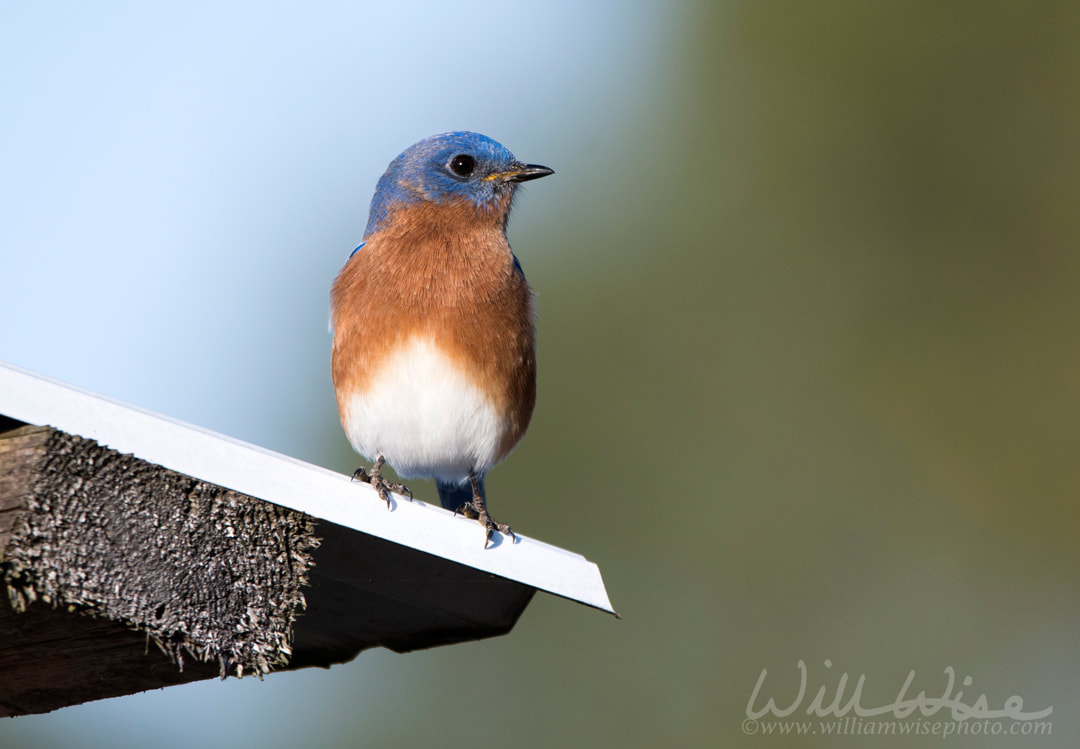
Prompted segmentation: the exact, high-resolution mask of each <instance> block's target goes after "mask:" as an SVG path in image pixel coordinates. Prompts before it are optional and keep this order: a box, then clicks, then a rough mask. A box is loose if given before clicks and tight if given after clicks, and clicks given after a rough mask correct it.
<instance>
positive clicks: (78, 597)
mask: <svg viewBox="0 0 1080 749" xmlns="http://www.w3.org/2000/svg"><path fill="white" fill-rule="evenodd" d="M317 543H318V542H317V539H316V538H315V535H314V523H313V522H312V521H311V520H310V519H309V518H307V517H305V516H304V515H302V514H301V513H298V512H295V511H292V510H286V509H284V508H280V507H276V506H275V505H272V504H269V503H267V502H262V501H260V500H257V499H254V498H252V497H247V496H244V495H241V494H237V493H236V492H230V491H227V490H225V489H222V488H220V487H216V486H213V485H212V484H207V483H205V482H201V481H197V480H195V479H192V478H190V477H187V476H183V475H181V474H178V473H175V472H173V471H168V470H165V469H162V468H160V467H157V466H153V465H151V464H148V463H145V462H144V461H140V460H137V459H134V458H132V457H131V456H128V455H122V454H120V453H117V452H115V451H113V450H109V449H107V448H104V447H102V446H100V445H98V444H97V443H95V442H93V441H92V440H85V439H82V438H80V437H75V436H73V435H69V434H66V433H64V432H60V431H57V430H54V429H49V428H43V427H33V426H23V427H20V428H16V429H14V430H11V431H8V432H5V433H3V434H0V571H2V577H3V582H4V587H5V589H6V595H4V596H3V598H5V599H6V600H5V601H4V603H3V605H2V607H0V714H8V715H11V714H22V713H27V712H43V711H47V710H51V709H54V708H56V707H59V706H62V705H64V704H74V703H77V702H81V701H85V700H87V699H100V698H102V697H111V696H116V695H120V694H129V693H132V692H137V691H141V690H145V689H149V688H152V687H158V686H164V685H167V684H174V683H179V682H184V681H191V680H193V679H201V678H207V677H208V676H210V675H219V674H220V675H225V674H226V673H235V674H237V675H240V674H243V673H245V672H247V673H267V672H269V671H270V670H271V669H272V668H280V667H283V666H285V665H286V664H287V663H288V660H289V656H290V654H291V647H292V626H293V623H294V621H295V619H296V617H297V616H299V615H300V613H301V612H302V610H303V605H304V595H303V593H302V591H301V588H302V587H303V586H304V585H305V584H306V583H307V574H308V570H309V569H310V567H311V564H312V558H311V552H312V550H313V549H314V548H315V546H317ZM206 664H209V665H206Z"/></svg>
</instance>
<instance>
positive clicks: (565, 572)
mask: <svg viewBox="0 0 1080 749" xmlns="http://www.w3.org/2000/svg"><path fill="white" fill-rule="evenodd" d="M0 414H3V415H5V416H9V417H11V418H13V419H18V420H19V421H24V422H26V423H28V424H36V425H41V426H45V425H48V426H52V427H55V428H57V429H60V430H61V431H64V432H68V433H70V434H76V435H79V436H81V437H86V438H88V439H92V440H95V441H97V442H99V443H100V444H102V445H105V446H107V447H110V448H112V449H114V450H118V451H119V452H123V453H131V454H133V455H134V456H135V457H137V458H140V459H142V460H145V461H147V462H150V463H155V464H157V465H160V466H164V467H165V468H169V469H171V470H174V471H177V472H179V473H183V474H186V475H188V476H192V477H194V478H197V479H200V480H202V481H207V482H209V483H211V484H217V485H218V486H223V487H225V488H227V489H232V490H233V491H237V492H240V493H241V494H247V495H250V496H252V497H258V498H259V499H264V500H267V501H268V502H273V503H274V504H277V505H281V506H283V507H288V508H291V509H293V510H298V511H300V512H304V513H306V514H308V515H311V516H312V517H315V518H321V519H324V520H329V521H330V522H333V523H337V524H339V525H343V526H345V527H347V528H352V529H354V530H358V531H362V532H364V533H368V534H370V535H372V536H377V537H379V538H384V539H386V540H388V541H393V542H394V543H397V544H401V545H403V546H408V547H410V548H413V549H417V550H419V551H424V552H427V553H429V554H434V555H436V556H439V557H442V558H444V559H449V560H451V561H454V562H459V563H461V564H465V565H468V566H470V567H474V568H476V569H479V570H484V571H485V572H490V573H491V574H493V575H498V576H500V577H505V578H508V579H510V580H515V581H517V582H521V583H524V584H525V585H529V586H531V587H534V588H537V589H538V590H543V591H546V592H548V593H552V594H554V595H557V596H562V597H563V598H569V599H571V600H574V601H578V602H580V603H584V604H586V605H588V606H593V607H595V608H598V609H601V610H603V611H607V612H610V613H615V611H614V609H612V608H611V602H610V601H609V600H608V596H607V591H606V590H605V589H604V582H603V580H602V579H601V577H600V569H599V568H598V567H597V566H596V564H594V563H592V562H590V561H588V560H587V559H585V557H583V556H581V555H580V554H575V553H573V552H571V551H567V550H565V549H561V548H559V547H557V546H552V545H550V544H545V543H543V542H542V541H537V540H535V539H531V538H528V537H527V536H518V539H519V540H518V542H517V543H509V542H508V540H504V541H503V542H502V543H500V544H498V545H497V546H491V547H488V548H487V549H484V548H482V544H483V532H482V530H481V528H480V527H479V526H478V525H477V523H476V521H475V520H468V519H466V518H463V517H454V515H453V513H451V512H449V511H447V510H444V509H443V508H442V507H436V506H434V505H430V504H427V503H425V502H420V501H415V502H410V501H408V500H407V499H404V498H401V497H398V496H396V495H395V497H394V504H393V511H392V512H387V509H386V505H385V503H383V502H382V501H381V500H380V499H379V497H378V495H377V494H376V493H375V491H374V490H373V489H372V488H371V487H370V486H368V485H366V484H362V483H358V482H354V481H352V480H351V479H350V477H348V476H345V475H343V474H340V473H335V472H333V471H330V470H328V469H325V468H322V467H320V466H316V465H312V464H310V463H305V462H303V461H301V460H297V459H295V458H291V457H289V456H287V455H282V454H280V453H275V452H273V451H270V450H266V449H264V448H261V447H258V446H257V445H252V444H249V443H246V442H242V441H240V440H236V439H233V438H231V437H227V436H225V435H221V434H217V433H215V432H211V431H209V430H207V429H202V428H200V427H197V426H193V425H191V424H185V423H184V422H181V421H177V420H175V419H171V418H169V417H167V416H161V415H159V414H155V413H152V412H150V411H145V410H143V409H141V408H137V407H135V406H130V405H128V404H126V403H121V402H119V401H115V400H112V399H111V398H106V397H104V396H101V395H98V394H96V393H91V392H88V391H86V390H82V389H81V388H77V387H74V386H72V385H68V384H66V383H63V382H59V381H57V380H53V379H51V378H48V377H44V376H42V375H39V374H36V373H34V372H30V371H28V370H25V369H22V368H20V367H16V366H14V365H11V364H7V363H5V362H2V361H0Z"/></svg>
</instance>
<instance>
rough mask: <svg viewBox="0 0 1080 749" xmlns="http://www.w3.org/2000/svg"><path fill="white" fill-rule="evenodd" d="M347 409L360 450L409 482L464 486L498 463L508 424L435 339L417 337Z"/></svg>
mask: <svg viewBox="0 0 1080 749" xmlns="http://www.w3.org/2000/svg"><path fill="white" fill-rule="evenodd" d="M343 405H344V418H343V422H344V426H345V433H346V435H347V436H348V438H349V442H350V443H351V444H352V446H353V448H354V449H355V450H356V451H357V452H358V453H360V454H361V455H363V456H365V457H367V458H368V459H369V460H374V459H375V457H376V455H383V456H384V457H385V458H386V460H387V461H388V462H389V463H390V465H392V466H393V467H394V470H395V471H397V473H398V475H399V476H401V477H402V478H437V479H440V480H442V481H461V480H463V479H465V478H467V477H468V475H469V473H470V472H472V471H476V472H477V473H478V474H482V473H486V472H487V471H488V470H490V469H491V468H492V467H493V466H494V465H495V461H496V457H497V455H498V448H499V444H500V440H501V438H502V430H503V421H502V419H501V418H500V416H499V414H498V412H497V411H496V409H495V407H494V406H493V405H492V403H491V401H490V400H489V399H488V397H487V396H486V395H485V394H484V393H483V392H482V391H481V390H480V389H479V388H478V387H477V386H476V385H474V384H473V383H472V382H471V381H470V380H469V378H467V377H465V376H464V374H463V373H462V372H461V371H460V370H459V369H458V368H457V366H456V365H455V364H454V362H452V361H451V360H450V359H449V358H448V357H447V356H446V355H444V354H443V353H442V352H441V351H440V350H439V349H438V348H437V347H436V346H435V344H434V343H433V342H432V341H430V340H426V339H419V338H414V339H412V340H411V341H410V342H409V343H407V344H406V345H405V346H404V347H402V348H401V349H400V350H398V351H397V352H395V353H394V354H392V355H391V356H389V357H388V358H387V359H386V360H385V362H384V364H383V368H382V369H381V370H380V371H379V372H378V373H377V374H376V375H375V377H374V378H373V379H372V380H371V381H370V385H369V387H368V388H367V390H366V391H365V392H363V393H353V394H352V395H350V396H347V397H346V400H345V401H344V404H343Z"/></svg>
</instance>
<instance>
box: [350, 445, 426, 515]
mask: <svg viewBox="0 0 1080 749" xmlns="http://www.w3.org/2000/svg"><path fill="white" fill-rule="evenodd" d="M385 463H386V459H385V458H383V456H381V455H380V456H378V457H377V458H376V459H375V464H374V465H373V466H371V471H370V472H369V471H367V470H365V469H364V467H363V466H360V467H359V468H357V469H356V470H355V471H354V472H353V475H352V479H353V481H363V482H364V483H365V484H371V488H372V489H374V490H375V491H376V492H377V493H378V495H379V499H381V500H382V501H383V502H386V509H388V510H389V509H390V492H396V493H397V494H403V495H405V496H406V497H408V498H409V501H410V502H411V501H412V499H413V493H412V490H411V489H409V487H407V486H405V485H404V484H395V483H392V482H390V481H387V480H386V479H384V478H383V475H382V467H383V465H385Z"/></svg>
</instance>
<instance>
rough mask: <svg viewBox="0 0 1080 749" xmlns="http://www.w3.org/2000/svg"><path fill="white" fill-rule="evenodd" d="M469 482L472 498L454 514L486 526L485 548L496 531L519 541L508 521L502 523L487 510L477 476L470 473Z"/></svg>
mask: <svg viewBox="0 0 1080 749" xmlns="http://www.w3.org/2000/svg"><path fill="white" fill-rule="evenodd" d="M469 482H470V483H471V484H472V492H473V494H472V499H471V500H470V501H468V502H465V503H464V504H463V505H461V507H459V508H457V509H456V510H454V514H455V515H457V514H461V515H464V516H465V517H467V518H473V519H475V520H479V521H480V525H482V526H484V530H485V531H486V533H485V535H484V548H485V549H486V548H487V545H488V543H489V542H490V541H491V537H492V536H493V535H494V534H495V531H499V533H502V534H505V535H507V536H510V538H512V539H514V541H515V542H516V541H517V535H516V534H515V533H514V531H513V530H512V529H511V528H510V526H509V525H507V524H506V523H500V522H498V521H496V520H495V518H493V517H491V515H489V514H488V511H487V502H486V501H485V500H484V495H483V494H481V493H480V487H479V485H478V484H477V481H476V476H475V475H474V474H469Z"/></svg>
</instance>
